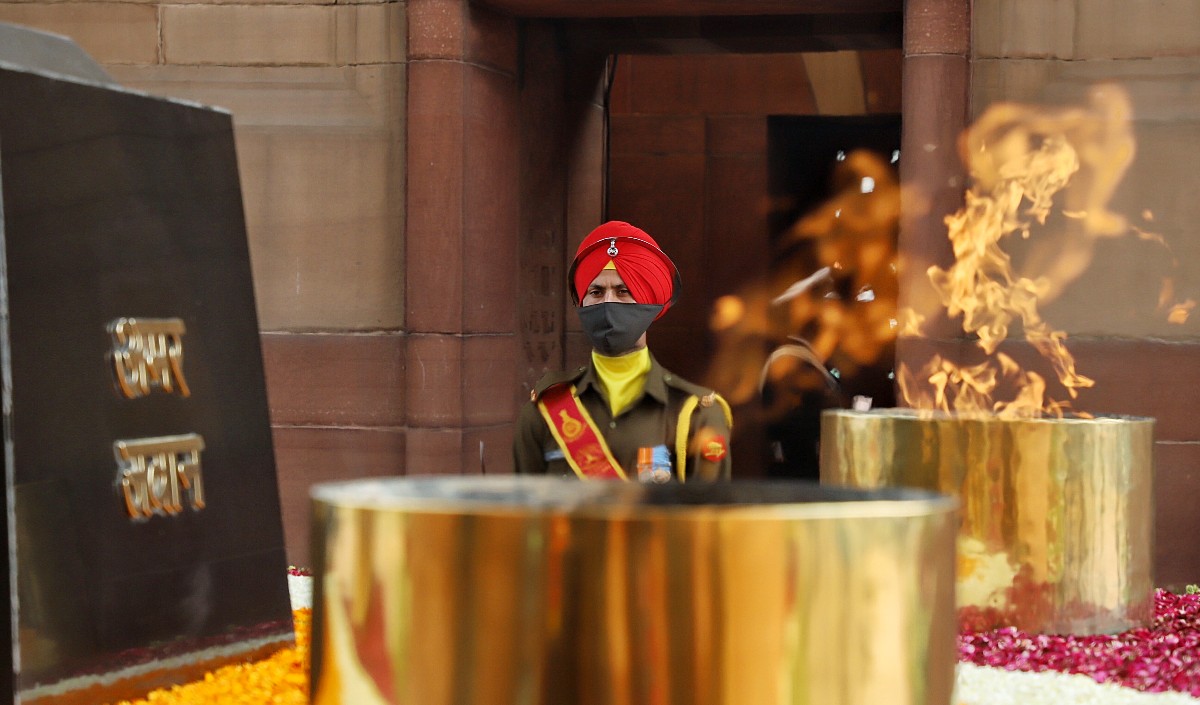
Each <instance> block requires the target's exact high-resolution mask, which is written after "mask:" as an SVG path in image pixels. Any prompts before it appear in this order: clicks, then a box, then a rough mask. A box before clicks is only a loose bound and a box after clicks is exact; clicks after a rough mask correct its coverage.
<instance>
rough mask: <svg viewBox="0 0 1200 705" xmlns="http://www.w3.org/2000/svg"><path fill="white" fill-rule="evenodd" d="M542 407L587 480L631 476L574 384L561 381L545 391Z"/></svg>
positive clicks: (570, 459)
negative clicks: (616, 457)
mask: <svg viewBox="0 0 1200 705" xmlns="http://www.w3.org/2000/svg"><path fill="white" fill-rule="evenodd" d="M538 411H540V412H542V418H544V419H545V420H546V425H547V426H549V427H550V433H551V434H553V435H554V440H555V441H557V442H558V447H559V448H562V452H563V455H564V456H565V457H566V459H567V464H568V465H570V466H571V469H572V470H574V471H575V474H576V475H578V476H579V477H581V478H583V479H585V480H625V479H628V478H626V477H625V471H624V470H622V469H621V465H620V463H618V462H617V461H616V459H615V458H613V455H612V451H611V450H609V449H608V444H607V443H605V442H604V436H603V435H602V434H601V433H600V430H599V429H597V428H596V422H595V421H592V417H591V415H590V414H588V412H587V410H586V409H584V408H583V404H580V403H579V397H577V396H575V386H574V385H567V384H558V385H555V386H553V387H551V388H549V389H547V390H546V391H545V392H542V395H541V397H540V398H539V399H538Z"/></svg>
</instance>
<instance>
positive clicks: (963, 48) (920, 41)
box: [897, 0, 971, 361]
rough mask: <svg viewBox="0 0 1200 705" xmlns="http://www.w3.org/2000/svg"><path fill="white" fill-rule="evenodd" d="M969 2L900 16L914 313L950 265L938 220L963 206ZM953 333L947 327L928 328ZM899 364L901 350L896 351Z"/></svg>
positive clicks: (907, 286)
mask: <svg viewBox="0 0 1200 705" xmlns="http://www.w3.org/2000/svg"><path fill="white" fill-rule="evenodd" d="M970 40H971V3H970V0H909V2H908V3H907V6H906V9H905V17H904V75H903V83H904V89H903V111H902V119H903V127H902V134H901V141H900V144H901V147H900V151H901V157H900V180H901V182H902V183H903V185H904V187H905V194H906V195H905V198H904V200H903V203H902V216H901V221H900V238H899V252H900V258H901V267H902V269H901V272H900V305H901V306H902V307H904V306H909V307H912V308H914V309H915V310H917V312H918V313H926V312H927V311H931V310H934V308H935V307H936V306H937V300H936V298H934V292H933V289H932V288H931V287H930V285H929V280H928V278H927V277H926V275H925V270H926V269H927V268H928V267H929V265H931V264H940V265H942V266H945V265H948V264H949V263H951V262H952V261H953V254H952V252H951V250H950V242H949V240H947V239H946V228H945V225H944V224H943V222H942V220H943V218H944V217H945V216H946V215H948V214H950V213H953V212H954V211H955V210H957V209H958V207H959V206H960V205H961V204H962V198H963V190H964V187H965V176H964V169H963V166H962V162H961V160H960V159H959V156H958V151H957V148H956V145H957V140H958V136H959V134H961V133H962V131H963V129H964V128H966V126H967V120H968V116H969V104H968V103H969V100H968V96H969V89H970V86H969V80H970V59H969V51H970ZM926 334H927V335H931V336H937V337H942V336H947V335H950V336H953V335H954V334H955V330H954V328H953V326H946V325H945V323H944V322H943V325H942V326H941V328H939V329H937V330H928V331H926ZM897 356H898V357H899V358H900V360H901V361H902V360H903V359H904V357H905V346H904V345H900V346H898V348H897Z"/></svg>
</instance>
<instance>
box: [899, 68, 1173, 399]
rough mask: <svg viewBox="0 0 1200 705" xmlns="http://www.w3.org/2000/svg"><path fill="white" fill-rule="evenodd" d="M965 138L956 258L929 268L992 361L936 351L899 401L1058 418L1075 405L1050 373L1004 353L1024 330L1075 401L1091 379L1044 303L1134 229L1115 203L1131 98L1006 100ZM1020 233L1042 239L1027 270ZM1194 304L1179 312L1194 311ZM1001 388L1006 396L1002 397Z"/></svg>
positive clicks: (1105, 93) (908, 378)
mask: <svg viewBox="0 0 1200 705" xmlns="http://www.w3.org/2000/svg"><path fill="white" fill-rule="evenodd" d="M960 146H961V148H962V151H963V155H964V158H965V159H966V160H967V164H968V167H969V170H970V174H971V178H972V186H971V188H970V190H968V191H967V193H966V198H965V204H964V206H963V207H962V209H960V210H959V211H958V212H957V213H955V214H953V215H951V216H948V217H947V218H946V221H945V222H946V225H947V228H948V237H949V238H950V241H951V243H952V245H953V251H954V256H955V262H954V264H953V265H951V266H950V267H949V268H947V269H942V268H940V267H936V266H934V267H930V268H929V269H928V272H927V273H928V276H929V280H930V282H931V283H932V284H933V287H934V289H935V290H936V291H937V294H938V297H939V300H940V302H941V304H942V305H943V306H944V307H945V313H946V315H948V316H950V317H952V318H954V317H961V323H962V330H963V331H964V332H966V333H967V334H968V335H970V336H972V337H973V338H974V345H975V346H976V347H978V349H979V350H981V351H982V352H983V354H984V355H985V356H986V359H985V360H984V361H983V362H980V363H977V364H971V365H966V364H961V365H960V364H957V363H954V362H951V361H949V360H946V359H945V358H943V357H941V356H940V355H935V356H934V357H933V359H932V360H931V361H930V362H929V364H927V365H926V366H925V367H924V368H922V369H921V370H919V371H916V372H914V371H912V370H910V369H908V368H907V367H906V366H903V365H901V367H900V369H899V370H898V373H897V374H898V386H899V390H900V394H901V397H902V399H903V400H904V401H905V403H907V404H908V405H909V406H913V407H916V408H924V409H941V410H946V411H955V412H980V411H983V412H994V413H997V414H999V415H1001V416H1037V415H1041V414H1042V413H1049V414H1053V415H1059V416H1061V415H1062V413H1063V412H1064V410H1065V409H1067V408H1069V402H1060V401H1054V400H1051V399H1048V398H1047V397H1046V394H1045V391H1046V381H1045V379H1044V378H1043V377H1042V376H1041V375H1039V374H1037V373H1036V372H1033V371H1027V370H1023V369H1021V367H1020V366H1019V365H1018V364H1017V363H1016V362H1015V361H1014V360H1013V359H1012V357H1010V356H1009V355H1006V354H1004V353H998V352H997V350H998V348H999V346H1000V344H1001V343H1002V342H1003V341H1005V340H1006V339H1008V338H1009V337H1010V333H1013V332H1016V331H1019V332H1020V334H1021V335H1022V336H1023V337H1024V339H1025V340H1026V341H1027V342H1028V343H1030V345H1031V346H1032V347H1033V348H1034V349H1036V350H1037V352H1038V353H1039V354H1040V355H1041V356H1042V357H1043V358H1044V359H1046V360H1047V361H1048V362H1049V364H1050V366H1051V368H1052V369H1053V371H1054V374H1055V376H1056V377H1057V380H1058V382H1059V383H1060V384H1061V385H1062V386H1063V388H1064V389H1065V390H1066V392H1067V394H1068V395H1069V397H1070V398H1071V399H1074V398H1076V397H1077V396H1078V390H1079V389H1082V388H1086V387H1090V386H1092V385H1093V384H1094V382H1093V380H1091V379H1089V378H1088V377H1085V376H1083V375H1081V374H1079V373H1078V372H1077V371H1076V370H1075V360H1074V357H1073V356H1072V355H1071V353H1070V352H1069V351H1068V350H1067V348H1066V345H1065V344H1064V341H1065V339H1066V334H1065V333H1064V332H1063V331H1060V330H1055V329H1054V328H1053V327H1051V326H1050V325H1049V323H1047V322H1046V321H1045V320H1044V319H1043V318H1042V317H1041V314H1040V313H1039V308H1038V307H1039V304H1042V303H1045V302H1047V301H1050V300H1052V299H1053V298H1055V297H1056V296H1058V294H1059V293H1061V292H1062V291H1063V289H1064V288H1065V287H1066V286H1067V285H1068V284H1069V283H1070V282H1071V281H1073V280H1074V279H1076V278H1077V277H1078V276H1079V275H1080V274H1081V273H1082V272H1083V271H1084V270H1085V269H1086V268H1087V266H1088V264H1089V263H1090V262H1091V259H1092V253H1093V247H1094V244H1095V242H1096V240H1097V239H1098V238H1104V237H1115V236H1120V235H1123V234H1125V233H1126V232H1128V229H1129V228H1128V225H1127V223H1126V221H1125V219H1124V218H1123V217H1121V216H1120V215H1118V214H1116V213H1113V212H1111V211H1109V210H1108V207H1107V206H1108V201H1109V199H1110V197H1111V195H1112V193H1113V191H1114V190H1115V188H1116V186H1117V184H1118V183H1119V182H1120V180H1121V176H1122V175H1123V174H1124V172H1125V170H1126V168H1127V167H1128V166H1129V164H1130V162H1131V161H1132V158H1133V153H1134V142H1133V137H1132V130H1131V127H1130V106H1129V102H1128V99H1127V98H1126V96H1125V94H1124V93H1123V92H1122V91H1120V90H1118V89H1116V88H1114V87H1111V86H1104V87H1099V88H1097V89H1095V90H1093V91H1092V93H1091V96H1090V104H1089V105H1088V106H1087V107H1086V108H1081V109H1062V110H1045V109H1040V108H1036V107H1032V106H1023V105H1016V104H1009V103H1005V104H998V105H995V106H993V107H991V108H990V109H989V110H988V111H986V112H985V113H984V114H983V115H982V116H981V117H980V119H979V120H978V122H976V124H975V125H974V126H973V127H972V128H971V129H970V130H969V131H968V132H967V133H966V134H965V135H964V137H963V140H962V143H961V145H960ZM1056 200H1060V201H1063V203H1062V205H1061V210H1060V213H1061V215H1062V216H1063V217H1062V218H1058V219H1055V220H1054V227H1053V228H1051V227H1046V226H1047V225H1048V223H1049V222H1051V220H1052V216H1053V215H1054V213H1053V206H1054V203H1055V201H1056ZM1035 235H1036V237H1035ZM1013 236H1018V237H1019V238H1020V239H1022V240H1029V239H1031V238H1032V239H1034V240H1038V242H1035V243H1032V244H1031V246H1030V247H1029V252H1028V255H1027V256H1026V257H1025V259H1024V261H1023V266H1022V267H1021V268H1020V270H1018V268H1017V267H1014V264H1013V259H1012V257H1011V256H1010V254H1009V253H1008V252H1006V251H1005V250H1004V249H1003V247H1002V246H1003V245H1004V244H1005V243H1006V242H1008V241H1011V238H1012V237H1013ZM1177 308H1178V307H1177ZM1188 310H1190V307H1188V308H1184V309H1181V311H1182V313H1181V314H1175V312H1174V310H1173V311H1172V315H1183V316H1186V314H1187V311H1188ZM900 318H901V320H903V321H905V326H904V332H905V334H907V335H912V334H914V333H916V334H919V330H920V323H921V321H920V320H919V317H918V316H917V315H916V314H915V313H914V312H911V311H905V312H903V313H902V315H901V316H900ZM1001 393H1004V394H1007V395H1008V396H1009V398H1007V399H1003V398H998V397H999V395H1000V394H1001Z"/></svg>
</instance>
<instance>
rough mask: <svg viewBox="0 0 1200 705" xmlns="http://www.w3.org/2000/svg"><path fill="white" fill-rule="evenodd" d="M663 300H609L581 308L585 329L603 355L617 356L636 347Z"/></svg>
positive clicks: (660, 308)
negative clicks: (638, 301)
mask: <svg viewBox="0 0 1200 705" xmlns="http://www.w3.org/2000/svg"><path fill="white" fill-rule="evenodd" d="M662 308H663V307H662V305H661V304H620V303H616V302H615V301H606V302H604V303H602V304H592V305H591V306H584V307H582V308H579V309H577V310H578V311H579V322H580V323H582V324H583V331H584V332H585V333H587V335H588V338H590V339H591V341H592V347H593V348H595V349H596V352H598V353H600V354H601V355H607V356H609V357H614V356H616V355H621V354H624V353H627V352H629V351H631V350H633V346H634V345H636V344H637V341H638V338H640V337H642V333H645V332H646V329H647V328H649V327H650V324H651V323H653V322H654V319H655V317H656V316H658V312H659V311H662Z"/></svg>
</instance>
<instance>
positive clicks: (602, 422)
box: [513, 355, 731, 480]
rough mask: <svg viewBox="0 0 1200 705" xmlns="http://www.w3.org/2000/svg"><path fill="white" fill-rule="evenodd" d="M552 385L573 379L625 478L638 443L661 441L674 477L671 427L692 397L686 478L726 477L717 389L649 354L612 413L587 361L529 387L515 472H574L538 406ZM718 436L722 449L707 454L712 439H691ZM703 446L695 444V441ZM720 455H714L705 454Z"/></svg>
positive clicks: (725, 437)
mask: <svg viewBox="0 0 1200 705" xmlns="http://www.w3.org/2000/svg"><path fill="white" fill-rule="evenodd" d="M557 384H574V385H575V393H576V396H577V397H578V398H579V400H580V401H581V403H582V406H583V408H585V409H586V410H587V412H588V414H590V415H591V417H592V420H593V421H595V423H596V428H597V429H599V431H600V432H601V433H602V434H603V435H604V441H605V442H606V443H607V444H608V447H609V449H610V450H611V451H612V455H613V457H614V458H615V459H616V461H617V462H618V463H620V465H621V468H622V469H623V470H625V474H626V476H627V477H628V478H630V479H636V477H637V470H636V462H637V451H638V448H641V447H653V446H658V445H665V446H666V447H667V448H668V449H669V450H670V454H671V475H672V476H673V477H676V478H678V477H679V459H678V458H676V457H675V456H676V448H675V444H676V433H675V431H676V426H677V424H678V421H679V414H680V412H681V411H682V410H683V408H684V405H685V404H687V403H688V399H690V398H691V397H697V398H698V401H699V403H695V402H693V403H695V410H694V411H692V413H691V427H690V429H689V431H688V444H687V447H688V450H687V455H688V458H687V472H686V474H685V478H684V479H685V480H728V479H729V478H730V468H731V462H730V453H729V437H730V434H729V432H730V427H729V423H728V422H727V420H726V416H725V414H726V410H725V406H724V403H723V401H722V400H719V399H717V398H716V394H715V393H714V392H713V391H712V390H710V389H705V388H704V387H701V386H699V385H695V384H692V383H691V382H688V381H687V380H685V379H682V378H681V377H679V376H678V375H675V374H672V373H671V372H670V371H668V370H667V369H665V368H664V367H663V366H662V365H660V364H658V361H657V360H655V359H654V356H653V355H651V356H650V371H649V372H647V373H646V384H645V388H644V390H643V391H642V394H641V395H640V396H639V397H638V398H636V399H635V400H633V402H631V403H630V405H629V406H628V407H627V408H626V409H624V410H623V411H622V412H621V413H620V414H618V415H617V416H616V417H615V418H614V417H613V415H612V412H611V411H610V410H609V405H608V399H607V394H606V393H605V391H604V388H603V385H602V384H601V383H600V378H599V376H598V375H597V373H596V370H595V367H594V366H593V365H591V364H588V365H587V366H585V367H580V368H578V369H575V370H570V371H567V372H553V373H550V374H547V375H546V376H544V377H542V379H540V380H538V383H537V384H536V385H535V386H534V388H533V394H532V395H531V399H530V402H529V403H528V404H526V405H525V406H524V407H522V408H521V414H520V417H519V419H518V420H517V432H516V435H515V438H514V440H513V461H514V464H515V467H516V471H517V472H518V473H529V474H538V475H542V474H545V475H565V476H569V477H574V476H575V471H574V470H572V469H571V466H570V465H568V464H567V461H566V459H565V457H564V456H563V452H562V449H561V448H560V447H559V446H558V443H557V442H556V441H555V440H554V436H553V435H552V434H551V432H550V429H549V427H548V426H547V425H546V421H545V419H543V418H542V415H541V413H540V412H539V411H538V406H537V399H538V398H539V397H540V395H541V394H542V393H543V392H544V391H546V390H547V389H548V388H550V387H552V386H554V385H557ZM698 437H699V438H702V439H712V438H716V437H719V439H720V442H721V443H722V444H723V446H724V452H723V453H712V445H711V444H702V443H698V442H696V440H697V438H698ZM702 445H703V446H705V447H700V446H702ZM706 450H708V451H709V453H710V457H711V456H715V455H721V456H723V457H720V458H718V459H715V460H710V459H709V458H707V457H705V451H706Z"/></svg>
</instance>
